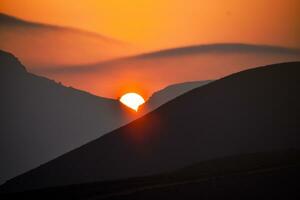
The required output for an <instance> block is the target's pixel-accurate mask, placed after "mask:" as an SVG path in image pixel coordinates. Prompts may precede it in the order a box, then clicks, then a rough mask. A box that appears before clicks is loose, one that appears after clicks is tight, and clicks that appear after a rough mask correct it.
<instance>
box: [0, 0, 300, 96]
mask: <svg viewBox="0 0 300 200" xmlns="http://www.w3.org/2000/svg"><path fill="white" fill-rule="evenodd" d="M0 12H1V13H4V14H8V15H11V16H15V17H17V18H20V19H24V20H27V21H32V22H40V23H45V24H52V25H55V26H61V27H73V28H77V29H81V30H84V31H89V32H94V33H97V34H99V35H103V36H105V37H98V36H97V37H94V36H95V35H94V34H83V33H82V32H81V31H79V32H80V33H78V32H77V33H75V32H76V31H75V32H74V31H70V29H64V28H63V29H61V28H57V27H56V28H54V29H53V28H46V27H49V26H28V25H24V24H23V25H21V24H22V23H17V24H18V25H11V24H10V23H6V24H4V23H3V24H0V25H1V26H0V32H1V35H0V48H2V49H4V50H7V51H9V52H12V53H13V54H14V55H16V56H17V57H18V58H19V59H20V60H21V61H22V63H24V64H25V66H26V68H27V69H28V70H29V72H32V73H34V74H37V75H42V76H45V77H47V78H50V79H54V80H55V81H57V82H61V83H62V84H64V85H66V86H72V87H75V88H78V89H81V90H85V91H88V92H91V93H93V94H96V95H98V96H103V97H110V98H119V97H120V96H121V95H122V94H124V93H125V92H139V93H140V94H142V95H143V96H144V97H145V99H147V98H148V97H150V96H151V94H153V92H155V91H157V90H160V89H162V88H164V87H166V86H168V85H170V84H174V83H180V82H187V81H199V80H215V79H218V78H221V77H224V76H226V75H229V74H231V73H234V72H238V71H240V70H244V69H246V68H249V67H257V66H262V65H266V64H273V63H278V62H287V61H295V60H299V58H300V53H299V52H300V50H295V51H296V52H297V53H296V54H295V53H292V54H287V53H282V54H281V53H278V52H277V51H276V52H277V53H276V52H275V53H274V51H273V50H272V48H273V47H272V48H270V49H271V50H270V51H266V49H269V48H260V47H258V48H250V49H252V50H251V52H244V51H242V50H241V49H239V51H231V50H230V49H231V47H232V44H236V43H242V44H246V45H250V47H251V45H254V46H255V45H263V47H265V46H264V45H269V46H279V47H285V48H288V49H291V48H292V49H300V16H299V13H300V0H251V1H250V0H226V1H225V0H76V1H74V0H63V1H62V0H0ZM1 27H2V28H1ZM58 29H59V30H58ZM68 30H69V31H68ZM72 30H73V29H72ZM85 33H86V32H85ZM91 35H92V36H91ZM107 38H111V39H113V40H109V39H107ZM114 39H115V40H114ZM120 41H121V42H120ZM119 42H120V43H119ZM221 43H226V44H227V45H228V44H229V45H228V47H229V48H227V49H228V51H224V52H223V51H222V52H219V53H216V52H215V53H213V52H211V51H207V52H202V51H199V52H198V50H197V51H194V50H189V48H190V46H197V45H198V46H197V47H199V48H200V49H201V48H203V45H204V46H205V45H212V46H213V49H215V51H219V50H220V48H219V47H218V45H217V46H215V45H214V44H221ZM112 44H114V45H112ZM201 45H202V47H201ZM117 46H118V47H120V48H119V50H120V51H119V50H118V48H117ZM125 46H126V47H125ZM221 46H222V45H221ZM233 46H234V45H233ZM179 47H185V48H182V49H183V50H180V48H179ZM252 47H253V46H252ZM172 48H173V50H174V52H177V53H176V56H168V55H165V54H162V55H163V56H157V57H155V56H154V57H151V56H150V58H147V57H146V58H141V57H135V58H134V59H132V60H130V59H129V60H126V59H125V60H123V61H120V62H111V63H110V62H109V60H110V59H116V58H121V57H126V56H129V55H130V56H134V55H136V54H140V53H145V52H152V51H153V52H155V51H159V50H163V49H172ZM176 48H177V49H176ZM178 48H179V51H177V50H178ZM276 48H277V47H275V49H276ZM130 49H132V52H133V53H129V52H130V51H131V50H130ZM192 49H193V48H192ZM196 49H197V48H196ZM218 49H219V50H218ZM221 49H222V48H221ZM171 51H172V50H171ZM178 52H179V53H178ZM180 52H181V53H180ZM184 52H190V54H188V53H184ZM193 52H194V53H193ZM201 52H202V53H201ZM243 52H244V53H243ZM280 52H281V51H280ZM182 53H183V54H182ZM158 54H159V53H158ZM106 61H108V64H103V63H102V62H106ZM79 68H80V70H77V71H76V70H75V71H74V70H72V69H79ZM48 69H49V70H48ZM85 69H92V70H91V71H89V70H87V71H86V70H85ZM47 70H48V71H47ZM52 70H54V71H56V72H51V71H52ZM67 71H72V73H66V72H67Z"/></svg>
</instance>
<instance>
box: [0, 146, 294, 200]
mask: <svg viewBox="0 0 300 200" xmlns="http://www.w3.org/2000/svg"><path fill="white" fill-rule="evenodd" d="M299 157H300V151H295V150H286V151H278V152H277V151H275V152H267V153H253V154H243V155H239V156H230V157H225V158H221V159H215V160H208V161H204V162H200V163H196V164H193V165H191V166H188V167H185V168H182V169H180V170H176V171H173V172H169V173H164V174H158V175H154V176H146V177H137V178H130V179H123V180H115V181H104V182H94V183H86V184H77V185H76V184H75V185H68V186H60V187H50V188H45V189H39V190H31V191H26V192H19V193H1V190H0V195H2V196H1V197H7V198H8V199H9V198H10V199H12V198H29V199H57V198H59V199H73V200H74V199H78V200H79V199H128V200H129V199H130V200H133V199H143V200H145V199H198V198H200V199H225V198H226V199H227V198H239V199H245V198H246V199H262V198H267V199H270V198H275V197H276V198H278V197H283V198H287V197H289V199H291V197H296V195H297V196H298V197H299V195H300V191H298V189H297V187H298V179H299V177H300V159H299Z"/></svg>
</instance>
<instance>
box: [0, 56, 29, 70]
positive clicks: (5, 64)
mask: <svg viewBox="0 0 300 200" xmlns="http://www.w3.org/2000/svg"><path fill="white" fill-rule="evenodd" d="M0 61H1V63H2V65H1V68H0V71H1V73H11V72H26V69H25V67H24V66H23V65H22V63H21V62H20V61H19V60H18V58H17V57H15V56H14V55H13V54H11V53H8V52H5V51H3V50H0Z"/></svg>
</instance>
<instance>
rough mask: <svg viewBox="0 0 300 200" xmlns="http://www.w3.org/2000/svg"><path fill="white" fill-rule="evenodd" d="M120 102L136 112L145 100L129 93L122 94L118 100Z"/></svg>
mask: <svg viewBox="0 0 300 200" xmlns="http://www.w3.org/2000/svg"><path fill="white" fill-rule="evenodd" d="M120 102H121V103H123V104H124V105H126V106H128V107H129V108H131V109H133V110H135V111H138V108H139V106H140V105H142V104H143V103H145V100H144V98H143V97H142V96H141V95H139V94H137V93H134V92H131V93H127V94H124V95H123V96H122V97H121V98H120Z"/></svg>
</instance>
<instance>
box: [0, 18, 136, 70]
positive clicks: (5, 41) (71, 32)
mask: <svg viewBox="0 0 300 200" xmlns="http://www.w3.org/2000/svg"><path fill="white" fill-rule="evenodd" d="M0 32H1V36H0V49H3V50H5V51H9V52H12V53H13V54H15V55H18V57H19V58H20V59H21V60H22V62H24V64H25V65H26V66H28V67H29V68H30V69H34V68H40V67H49V66H64V65H78V64H87V63H95V62H99V61H103V60H108V59H113V58H117V57H122V56H126V55H131V54H133V53H136V52H137V49H136V48H135V47H133V46H131V45H129V44H126V43H124V42H121V41H118V40H116V39H112V38H109V37H105V36H102V35H99V34H96V33H91V32H87V31H83V30H79V29H75V28H68V27H61V26H55V25H48V24H42V23H36V22H29V21H25V20H22V19H18V18H15V17H12V16H8V15H5V14H1V13H0Z"/></svg>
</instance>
